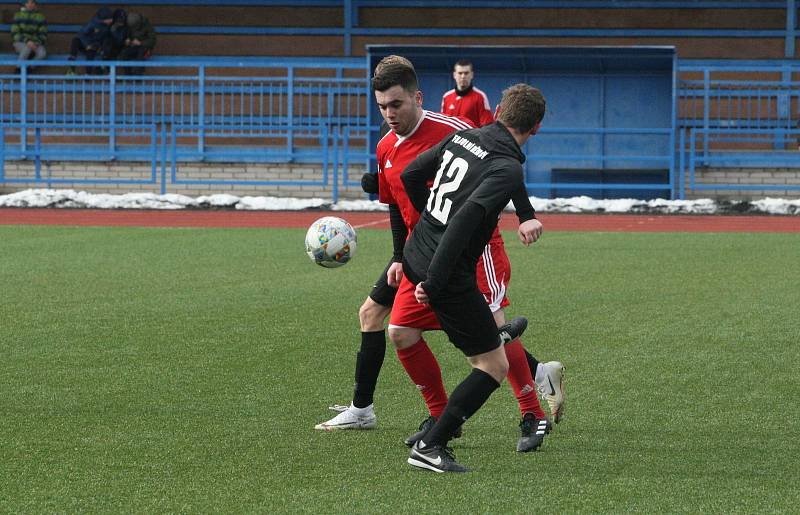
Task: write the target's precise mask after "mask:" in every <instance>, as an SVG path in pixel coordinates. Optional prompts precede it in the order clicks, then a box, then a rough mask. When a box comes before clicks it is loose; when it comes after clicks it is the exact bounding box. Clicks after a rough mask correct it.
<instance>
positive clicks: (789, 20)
mask: <svg viewBox="0 0 800 515" xmlns="http://www.w3.org/2000/svg"><path fill="white" fill-rule="evenodd" d="M796 30H797V5H796V4H795V0H786V40H785V43H784V56H785V57H787V58H789V59H792V58H794V51H795V48H794V38H795V36H796V34H795V32H796Z"/></svg>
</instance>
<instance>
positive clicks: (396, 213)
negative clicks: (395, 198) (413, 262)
mask: <svg viewBox="0 0 800 515" xmlns="http://www.w3.org/2000/svg"><path fill="white" fill-rule="evenodd" d="M389 225H390V226H391V228H392V248H393V249H394V253H393V255H392V262H395V263H400V262H402V261H403V248H404V247H405V244H406V238H407V237H408V229H407V228H406V224H405V222H404V221H403V215H402V214H401V213H400V208H399V207H397V204H389Z"/></svg>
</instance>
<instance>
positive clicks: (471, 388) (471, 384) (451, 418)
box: [422, 368, 500, 446]
mask: <svg viewBox="0 0 800 515" xmlns="http://www.w3.org/2000/svg"><path fill="white" fill-rule="evenodd" d="M499 387H500V383H498V382H497V381H495V380H494V378H493V377H492V376H490V375H489V374H487V373H486V372H484V371H483V370H479V369H477V368H473V369H472V372H470V374H469V375H468V376H467V378H466V379H464V380H463V381H461V384H459V385H458V386H456V389H455V390H453V393H452V394H451V395H450V400H448V401H447V406H445V408H444V413H442V416H441V417H439V420H437V421H436V424H434V426H433V427H432V428H431V430H430V431H428V433H427V434H426V435H425V436H424V437H423V438H422V440H423V441H424V442H425V445H426V446H429V445H444V444H446V443H447V441H448V440H449V439H450V436H451V435H452V434H453V433H454V432H455V431H456V429H458V428H459V427H460V426H461V424H463V423H464V422H465V421H466V420H467V419H468V418H469V417H471V416H472V415H474V414H475V412H476V411H478V410H479V409H480V407H481V406H483V404H484V403H485V402H486V400H487V399H488V398H489V396H490V395H492V392H494V391H495V390H497V389H498V388H499Z"/></svg>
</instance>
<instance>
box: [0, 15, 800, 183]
mask: <svg viewBox="0 0 800 515" xmlns="http://www.w3.org/2000/svg"><path fill="white" fill-rule="evenodd" d="M105 4H106V3H105V2H101V1H96V0H83V1H80V0H79V1H66V0H48V1H47V2H46V3H44V4H43V9H44V10H45V13H46V15H47V18H48V23H49V27H50V39H49V42H48V48H49V51H50V53H51V56H52V57H51V58H50V59H48V61H47V65H46V66H43V67H41V68H39V69H37V70H35V73H30V72H31V70H29V69H28V68H27V67H25V70H24V71H23V73H22V74H19V75H18V74H15V73H14V68H15V67H16V66H17V64H18V63H17V62H16V61H14V59H13V56H12V54H10V53H8V54H6V56H7V57H6V59H3V60H2V61H0V121H1V122H2V126H1V127H0V129H2V132H3V135H2V136H3V137H2V144H0V147H2V148H0V152H2V156H0V157H2V159H0V167H2V166H3V164H6V162H9V163H29V162H34V164H35V165H34V166H33V167H32V168H31V170H30V171H29V172H30V173H29V175H26V173H28V172H19V174H18V176H17V177H13V178H12V177H10V175H8V174H4V173H3V170H1V169H0V187H4V188H5V189H9V188H16V187H18V185H21V186H27V185H31V184H34V185H35V184H44V183H45V179H43V178H42V176H41V170H42V166H43V163H44V166H46V165H47V163H53V162H61V161H70V160H72V161H81V162H83V161H86V160H91V159H90V158H93V159H94V160H98V161H106V160H116V161H125V160H144V161H147V162H151V161H152V159H153V158H154V156H155V161H152V162H155V163H157V164H158V166H159V167H160V169H161V172H162V174H161V175H162V177H161V179H160V181H156V182H158V183H159V187H160V189H161V190H162V191H164V190H166V189H168V186H169V185H170V184H172V183H170V181H169V180H168V179H169V178H170V177H169V176H170V175H171V176H172V177H173V178H175V174H176V172H175V170H176V168H178V167H180V163H185V162H190V161H221V162H226V163H235V162H240V163H253V162H269V163H304V164H309V163H312V164H316V165H319V166H321V167H322V170H323V171H322V176H323V179H320V180H315V181H305V182H304V181H297V182H298V183H300V182H303V183H304V184H305V183H308V182H312V183H314V184H315V187H316V186H319V187H321V188H322V191H330V189H331V188H333V187H334V183H335V184H337V185H341V186H342V187H343V188H345V189H348V188H349V189H350V190H351V191H352V190H353V189H354V187H355V185H356V183H355V180H354V179H353V177H354V176H355V175H357V174H356V172H355V171H354V170H356V171H357V170H358V169H361V168H363V167H365V166H368V164H367V163H368V159H369V154H370V152H369V145H368V144H367V143H366V142H367V141H368V139H369V136H370V133H371V132H374V130H375V128H374V127H372V126H373V125H375V124H374V123H372V122H374V120H370V115H369V109H370V107H371V102H370V101H369V96H368V92H367V87H366V81H365V80H364V78H365V76H366V75H367V73H368V69H367V67H368V65H367V60H366V59H365V57H369V50H368V48H369V47H370V46H372V47H373V48H379V47H377V46H376V45H382V44H391V45H394V46H403V45H445V46H451V47H453V46H463V45H472V46H483V45H492V46H501V45H509V46H515V47H538V46H558V47H572V46H581V47H586V46H622V47H629V46H674V47H675V50H676V55H677V61H676V65H677V66H676V69H675V75H676V76H675V85H674V90H675V91H674V95H675V98H676V104H675V105H676V116H675V123H674V127H673V129H674V131H675V132H674V141H675V143H676V151H677V153H676V156H675V160H676V164H675V167H676V178H675V179H674V180H675V181H676V184H674V185H673V186H674V188H673V191H672V192H671V195H672V196H676V197H680V196H683V195H689V196H692V195H694V196H697V195H708V194H714V195H723V196H724V195H729V194H732V193H731V192H735V194H739V195H754V194H758V193H757V192H762V193H763V192H765V191H769V192H774V193H777V194H783V195H797V189H798V188H799V187H798V186H797V185H796V184H794V185H793V183H792V182H791V181H798V176H797V172H796V171H795V170H796V168H797V167H800V155H798V152H797V140H798V136H799V134H798V130H797V127H798V125H797V118H798V111H799V110H800V105H799V99H800V88H799V87H798V73H800V69H798V67H797V64H796V61H795V59H794V56H795V54H796V47H795V41H796V37H797V6H796V4H795V1H794V0H786V1H770V0H762V1H748V0H742V1H725V0H675V1H673V0H666V1H641V0H613V1H612V0H605V1H602V0H596V1H591V0H564V1H559V2H555V1H544V0H519V1H517V2H500V1H493V0H462V1H461V2H459V4H458V9H453V7H452V6H451V2H445V1H438V0H433V1H425V2H422V1H413V0H412V1H402V0H400V1H398V2H393V3H392V4H391V6H387V5H386V3H385V2H380V1H377V0H299V1H295V2H287V1H280V0H276V1H270V0H237V1H235V2H231V3H229V4H227V3H226V5H224V6H223V5H220V3H219V2H213V1H210V0H173V1H170V2H168V3H164V2H159V1H153V0H140V1H137V2H135V3H130V4H128V3H124V4H123V5H121V6H122V7H124V8H126V9H129V10H131V11H135V12H141V13H142V14H144V15H145V16H147V17H148V18H149V19H150V20H151V21H152V22H153V23H154V25H155V26H156V29H157V32H158V37H159V42H158V46H157V49H156V52H155V56H154V57H153V58H152V59H151V60H150V61H148V62H147V63H145V64H144V66H145V67H146V75H145V76H144V77H141V78H131V77H124V76H121V75H120V74H119V73H118V72H117V69H116V65H115V64H114V63H110V64H109V68H110V73H109V74H108V75H106V76H102V77H94V78H90V77H86V76H77V77H74V78H67V77H64V76H63V70H64V67H65V65H66V63H65V62H63V61H61V60H60V59H63V57H64V52H65V51H66V49H67V47H68V41H69V39H70V38H71V37H72V35H74V33H75V32H76V31H77V29H78V27H79V26H80V24H81V23H83V22H84V21H85V19H86V17H87V13H91V12H92V11H93V10H95V9H96V8H97V7H98V6H99V5H105ZM17 8H18V4H16V3H11V2H0V10H1V11H2V21H3V25H2V26H0V30H3V31H5V32H6V33H7V32H8V30H9V21H10V19H11V17H13V13H14V11H15V10H16V9H17ZM8 51H9V52H10V44H9V50H8ZM244 56H246V57H244ZM499 61H500V60H498V63H497V66H498V68H502V63H501V62H499ZM451 64H452V63H450V62H447V63H443V72H442V73H445V74H446V72H447V68H448V67H449V66H450V65H451ZM486 66H492V63H488V64H487V65H484V66H483V68H482V69H481V75H482V76H483V77H487V78H491V77H492V76H493V74H494V75H496V73H500V72H502V70H501V69H498V70H492V69H491V68H489V69H487V68H486ZM437 93H438V92H437ZM433 96H434V97H435V96H436V95H433ZM426 107H429V108H432V109H435V108H436V107H435V106H433V105H432V104H431V105H426ZM120 131H121V132H120ZM76 138H78V139H76ZM78 142H80V144H78ZM98 148H101V149H102V150H103V151H102V152H98V151H97V150H98ZM153 149H157V150H158V151H157V152H156V151H154V150H153ZM356 163H357V164H356ZM776 163H778V164H780V169H781V170H782V171H780V172H776V171H775V169H776V166H775V164H776ZM23 168H24V166H23ZM348 168H352V170H350V172H348ZM592 168H596V167H592ZM710 169H713V170H714V171H715V173H716V171H717V170H723V171H722V172H720V173H721V174H722V175H721V177H719V176H717V177H716V178H715V179H714V181H713V182H711V183H709V182H705V183H704V182H702V181H701V180H700V178H699V177H697V176H696V175H695V172H698V173H699V172H700V171H701V170H706V171H708V170H710ZM749 169H757V170H760V173H763V174H769V177H766V178H765V179H761V180H760V184H761V186H762V187H761V189H759V190H753V189H752V188H751V187H750V184H749V183H748V184H743V183H742V180H743V179H742V177H745V176H752V175H753V174H752V173H750V172H748V171H747V170H749ZM148 170H149V171H152V169H150V168H149V169H148ZM167 170H170V171H171V174H168V173H167ZM328 171H331V174H329V173H328ZM737 174H738V175H737ZM329 175H330V176H329ZM706 175H707V177H711V175H709V174H706ZM291 177H292V174H291V173H288V175H287V176H285V177H284V176H282V177H281V178H278V179H276V178H270V179H266V180H258V179H256V180H255V182H254V181H253V180H252V179H248V180H245V181H239V180H238V179H235V178H232V179H230V181H229V182H230V183H231V184H235V183H239V182H247V184H248V185H257V186H266V187H269V186H276V187H278V186H281V187H283V186H286V187H292V186H293V183H294V182H295V181H293V180H292V179H291ZM25 179H31V180H30V181H25ZM50 179H51V181H50V182H47V184H51V185H52V184H58V183H57V182H56V183H54V182H52V180H53V178H52V177H50ZM773 179H774V181H773ZM95 180H102V181H112V182H113V180H114V179H113V178H110V179H109V178H108V177H102V178H90V179H87V181H88V182H87V183H85V184H88V185H93V184H99V185H103V184H105V185H106V186H105V187H107V185H108V183H107V182H102V183H96V182H92V181H95ZM175 180H176V181H177V180H179V179H177V178H175ZM214 180H215V181H217V182H219V184H217V186H219V185H225V184H227V183H228V180H227V179H225V178H219V179H214ZM773 182H774V184H773ZM798 182H800V181H798ZM173 183H174V184H177V183H176V182H174V181H173ZM64 184H75V183H74V182H64ZM151 184H153V183H151V182H150V179H148V182H147V185H148V187H150V185H151ZM773 186H774V187H773ZM780 186H783V188H781V187H780ZM122 187H125V185H124V184H122ZM337 187H338V186H337ZM169 189H170V190H172V188H171V187H169ZM687 190H688V193H687ZM318 191H320V190H319V189H317V190H314V192H315V193H316V192H318ZM356 193H357V188H356ZM537 193H538V192H537ZM557 193H558V192H557V191H556V190H555V189H554V193H553V194H557ZM595 193H596V192H595ZM590 194H591V192H590ZM334 196H336V192H334Z"/></svg>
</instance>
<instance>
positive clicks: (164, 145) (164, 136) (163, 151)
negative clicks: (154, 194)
mask: <svg viewBox="0 0 800 515" xmlns="http://www.w3.org/2000/svg"><path fill="white" fill-rule="evenodd" d="M173 129H174V127H173ZM166 193H167V124H165V123H163V122H162V123H161V194H162V195H165V194H166Z"/></svg>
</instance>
